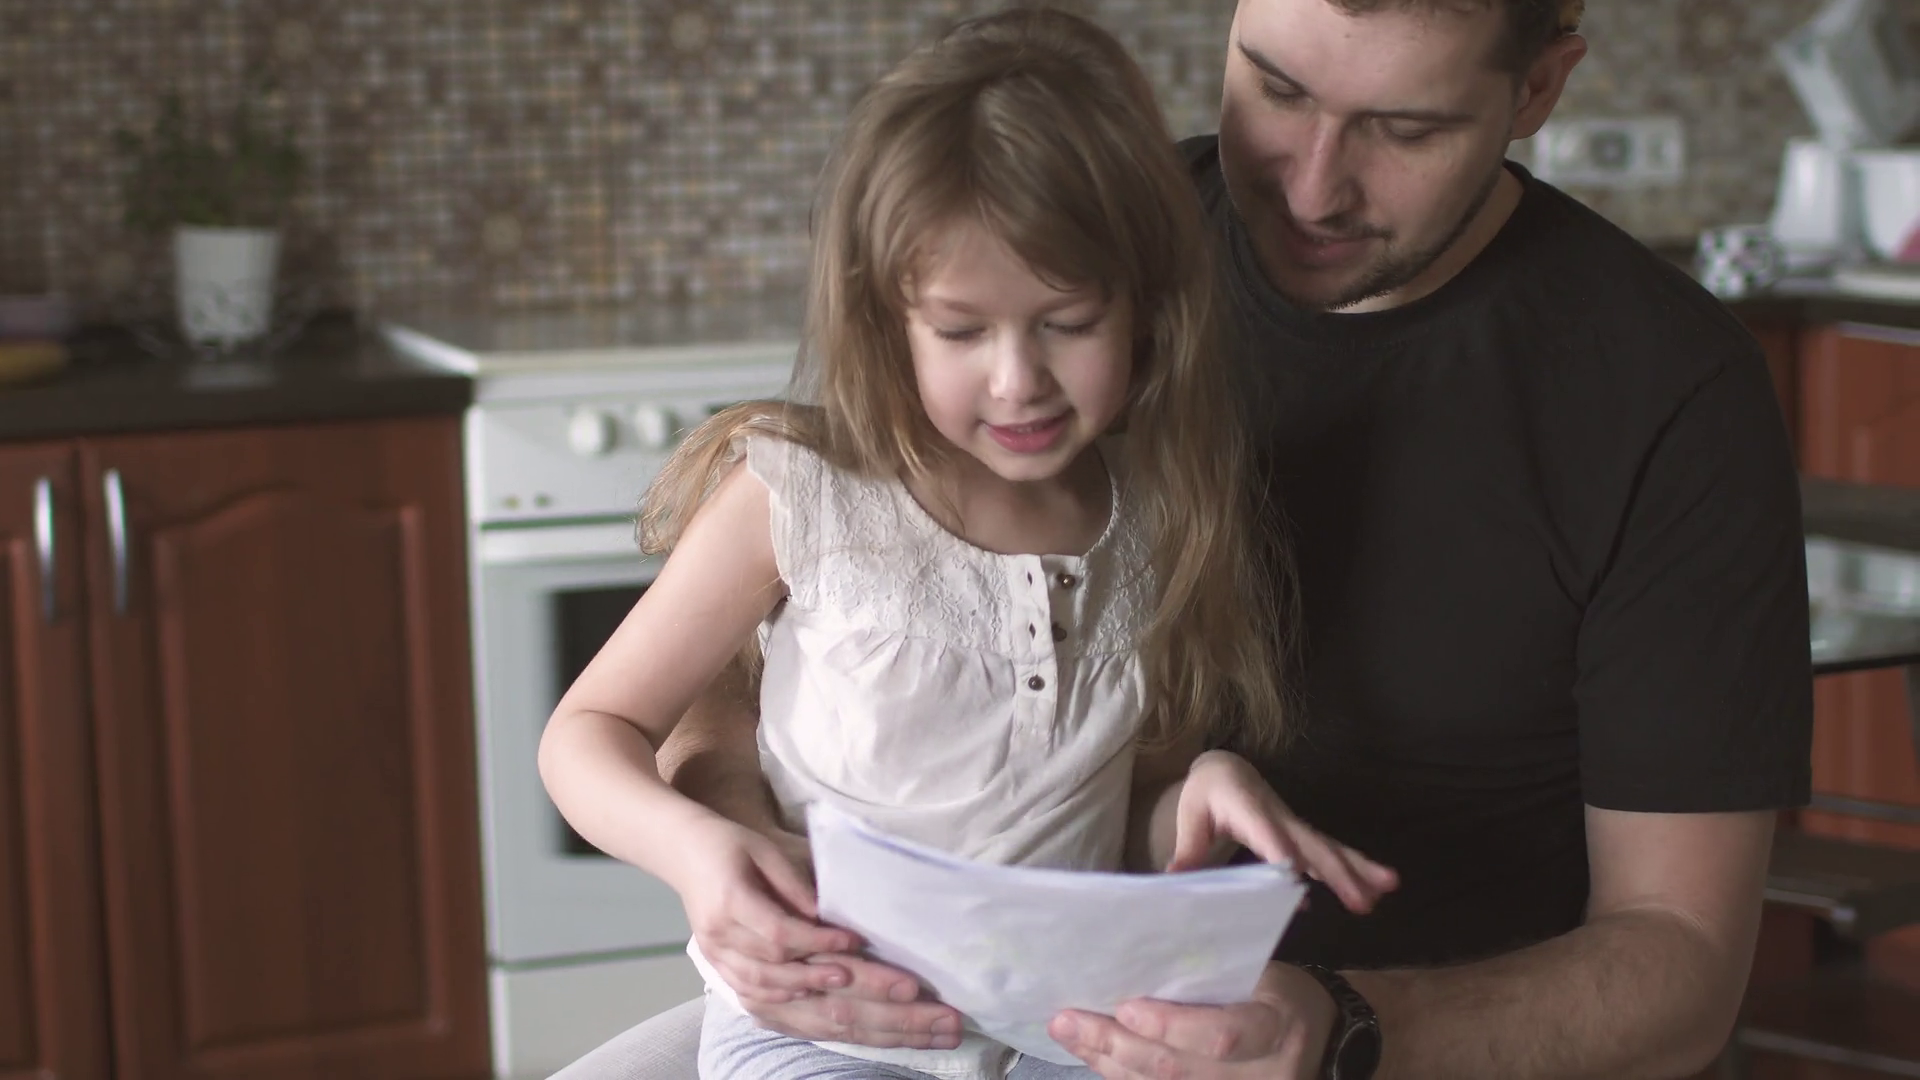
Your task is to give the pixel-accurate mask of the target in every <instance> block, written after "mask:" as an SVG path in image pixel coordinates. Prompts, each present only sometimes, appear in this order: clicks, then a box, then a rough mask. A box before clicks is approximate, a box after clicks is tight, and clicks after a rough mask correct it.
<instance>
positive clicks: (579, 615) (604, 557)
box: [473, 521, 687, 964]
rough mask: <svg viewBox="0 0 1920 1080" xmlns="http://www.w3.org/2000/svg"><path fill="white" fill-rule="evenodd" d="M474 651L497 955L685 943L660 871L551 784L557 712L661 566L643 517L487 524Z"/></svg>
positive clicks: (500, 959)
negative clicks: (646, 549) (650, 552)
mask: <svg viewBox="0 0 1920 1080" xmlns="http://www.w3.org/2000/svg"><path fill="white" fill-rule="evenodd" d="M474 541H475V543H474V547H473V550H474V551H475V553H476V557H475V559H474V566H473V575H474V596H475V597H476V602H475V611H474V645H475V647H474V657H475V664H474V667H475V673H476V679H477V685H478V690H479V693H478V699H477V701H476V706H477V710H476V711H477V716H478V721H479V731H480V771H481V784H480V786H481V800H482V823H483V829H484V831H483V843H484V849H485V857H486V879H487V909H488V912H487V922H488V947H489V949H490V951H491V953H492V955H493V958H494V961H495V962H496V963H503V964H520V963H529V962H535V963H537V962H543V961H547V962H550V961H554V960H560V959H566V958H585V957H606V956H610V955H617V954H632V953H634V952H637V951H641V950H654V951H657V950H659V949H661V948H663V947H675V948H677V947H681V946H684V945H685V944H686V941H687V921H686V915H685V912H684V910H683V909H682V908H681V906H680V900H679V898H678V897H677V896H676V895H675V894H674V892H673V890H671V889H669V888H667V886H666V885H665V884H663V883H662V882H660V881H659V880H657V879H655V878H653V877H651V876H649V875H647V874H645V873H643V872H641V871H639V870H636V869H634V868H633V867H630V866H628V865H626V864H624V863H621V862H618V861H616V860H614V859H612V858H609V857H607V856H606V855H603V854H601V853H600V852H599V851H597V850H595V849H594V848H593V847H591V846H590V845H588V844H587V843H586V842H585V841H583V840H581V839H580V838H579V836H577V835H576V834H575V833H574V832H573V830H572V829H570V828H568V827H567V825H566V822H565V821H564V820H563V819H562V818H561V817H560V812H559V811H558V810H556V809H555V808H554V805H553V803H552V801H551V800H549V799H548V798H547V793H546V789H545V788H544V787H543V786H542V785H541V782H540V773H539V768H538V765H537V761H536V755H537V753H538V750H539V745H540V734H541V732H542V730H544V729H545V727H546V723H547V717H548V716H549V715H550V714H551V713H552V712H553V707H554V705H555V704H557V703H558V702H559V700H560V695H561V694H562V693H563V692H565V690H566V688H567V687H568V686H569V685H571V684H572V682H573V679H574V677H575V676H576V675H578V674H579V672H580V670H581V669H582V668H583V667H585V665H586V663H587V661H588V660H590V659H592V657H593V655H594V654H595V653H596V652H598V651H599V649H600V646H602V645H603V644H605V643H606V640H607V638H608V636H609V635H611V634H612V632H613V629H614V627H616V626H618V625H619V623H620V620H621V619H622V618H623V617H624V616H625V615H626V613H627V611H628V610H629V609H631V608H632V607H633V604H634V601H635V600H637V599H638V598H639V596H640V594H641V593H643V592H644V591H646V588H647V585H648V584H649V583H650V582H651V581H652V580H653V576H654V574H655V572H656V571H657V570H658V568H659V561H658V560H654V559H646V558H643V557H642V556H641V555H640V554H639V553H638V551H637V550H636V549H635V547H634V540H633V526H632V523H631V522H624V521H617V522H604V523H592V524H575V525H554V526H545V525H543V526H540V527H537V528H508V529H485V528H483V529H481V530H479V531H478V532H477V534H476V535H475V537H474Z"/></svg>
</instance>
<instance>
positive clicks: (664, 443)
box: [633, 405, 680, 450]
mask: <svg viewBox="0 0 1920 1080" xmlns="http://www.w3.org/2000/svg"><path fill="white" fill-rule="evenodd" d="M633 433H634V434H635V435H638V436H639V437H640V445H641V446H644V447H646V448H647V449H649V450H665V449H666V448H667V447H669V446H672V445H673V441H674V439H675V438H676V437H678V436H679V434H680V418H679V417H677V416H675V415H673V410H672V409H669V408H667V407H666V406H665V405H641V406H639V407H638V408H636V409H634V410H633Z"/></svg>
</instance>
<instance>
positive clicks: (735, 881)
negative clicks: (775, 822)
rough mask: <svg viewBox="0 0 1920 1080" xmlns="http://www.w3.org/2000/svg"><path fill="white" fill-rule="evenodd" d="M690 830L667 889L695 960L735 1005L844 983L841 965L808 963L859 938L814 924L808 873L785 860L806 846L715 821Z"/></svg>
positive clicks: (848, 946)
mask: <svg viewBox="0 0 1920 1080" xmlns="http://www.w3.org/2000/svg"><path fill="white" fill-rule="evenodd" d="M695 830H696V834H695V835H691V836H686V837H685V839H684V842H683V844H682V847H681V849H682V850H683V851H684V852H685V853H686V856H685V860H686V861H685V863H684V864H683V865H682V866H681V867H679V868H678V872H676V873H675V875H674V877H675V882H674V884H675V885H676V887H677V888H678V889H679V892H680V900H681V903H683V904H685V905H686V909H687V922H688V923H689V924H690V925H691V926H692V928H693V938H694V940H695V941H696V942H698V943H699V945H700V953H701V955H703V956H705V957H706V958H707V962H708V963H710V964H712V965H713V967H714V969H715V970H716V971H718V972H719V973H720V975H721V977H722V978H724V979H726V981H727V985H729V986H731V987H733V990H734V992H735V993H737V994H739V995H740V998H741V1001H742V1002H743V1003H746V1004H748V1005H749V1006H751V1005H754V1004H780V1003H784V1002H788V1001H792V1000H794V999H795V998H801V997H806V996H808V995H809V994H812V993H817V992H820V991H824V990H832V989H836V988H838V987H843V986H846V985H847V984H848V982H849V980H850V975H849V974H848V972H847V970H846V968H845V967H843V966H841V965H839V964H833V963H809V962H808V958H809V957H812V956H815V955H817V954H831V953H843V954H844V953H851V952H853V951H854V950H855V949H856V948H858V947H859V941H858V939H857V938H855V937H854V935H853V934H851V933H849V932H847V931H845V930H841V929H838V928H836V927H830V926H821V925H820V924H819V923H818V922H816V921H815V920H816V918H817V916H818V914H819V909H818V908H817V907H816V906H815V904H814V895H813V884H812V882H811V881H810V880H809V878H810V876H811V868H810V867H807V868H806V869H801V868H798V867H796V866H795V865H794V862H793V856H794V855H795V854H802V855H803V853H804V852H805V849H806V841H805V840H804V839H802V838H800V837H797V836H792V835H791V834H787V835H786V836H785V837H783V840H784V841H785V842H784V843H783V842H780V841H776V840H773V839H770V838H768V837H765V836H762V835H760V834H759V833H756V832H754V831H753V830H751V829H748V828H746V827H744V826H741V825H736V824H734V823H733V822H731V821H727V820H725V819H722V818H718V817H714V818H710V819H707V820H704V821H701V822H700V823H699V824H698V825H696V826H695ZM789 852H792V854H789ZM803 857H804V856H803Z"/></svg>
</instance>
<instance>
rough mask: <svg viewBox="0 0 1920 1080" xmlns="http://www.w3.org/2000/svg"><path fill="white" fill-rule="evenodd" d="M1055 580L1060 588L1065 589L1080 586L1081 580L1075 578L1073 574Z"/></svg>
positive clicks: (1063, 575)
mask: <svg viewBox="0 0 1920 1080" xmlns="http://www.w3.org/2000/svg"><path fill="white" fill-rule="evenodd" d="M1053 580H1054V581H1055V582H1057V583H1058V584H1059V586H1060V587H1061V588H1063V589H1071V588H1073V587H1074V586H1075V585H1078V584H1080V579H1079V578H1077V577H1074V576H1073V575H1072V574H1061V575H1060V576H1059V577H1057V578H1054V579H1053Z"/></svg>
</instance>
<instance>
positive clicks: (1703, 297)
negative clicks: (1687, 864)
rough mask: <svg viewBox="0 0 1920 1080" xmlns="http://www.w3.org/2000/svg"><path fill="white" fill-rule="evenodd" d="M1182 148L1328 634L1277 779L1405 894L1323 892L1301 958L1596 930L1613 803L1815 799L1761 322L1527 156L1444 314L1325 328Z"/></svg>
mask: <svg viewBox="0 0 1920 1080" xmlns="http://www.w3.org/2000/svg"><path fill="white" fill-rule="evenodd" d="M1183 149H1184V150H1185V151H1186V153H1187V156H1188V160H1189V161H1190V162H1191V163H1192V166H1193V170H1194V175H1195V179H1196V181H1197V182H1198V184H1199V187H1200V191H1201V195H1202V198H1203V200H1204V202H1205V204H1206V206H1207V209H1208V211H1209V214H1210V219H1211V221H1212V223H1213V224H1214V226H1215V227H1216V229H1217V230H1218V236H1219V239H1220V240H1221V241H1222V242H1223V251H1222V257H1223V259H1224V260H1225V263H1226V266H1227V289H1228V291H1229V293H1230V295H1231V298H1232V302H1231V306H1232V309H1233V313H1234V316H1233V317H1234V322H1235V328H1236V331H1237V336H1238V349H1237V352H1238V355H1237V356H1236V357H1235V372H1236V378H1237V379H1238V381H1239V384H1240V390H1241V399H1242V400H1243V401H1245V402H1247V403H1248V407H1249V416H1250V423H1251V424H1252V425H1253V428H1254V431H1255V434H1256V438H1257V441H1258V443H1259V445H1260V446H1261V447H1262V449H1263V451H1264V452H1265V453H1266V454H1268V455H1270V460H1269V461H1268V467H1269V469H1270V470H1271V476H1272V494H1273V497H1274V501H1275V504H1276V505H1277V507H1278V510H1279V513H1280V514H1281V515H1282V516H1283V518H1284V532H1285V534H1286V535H1287V537H1288V538H1289V540H1290V542H1291V546H1292V550H1293V557H1294V559H1295V563H1296V566H1297V568H1298V577H1299V587H1300V595H1301V603H1302V610H1303V613H1304V619H1305V624H1306V625H1305V627H1304V636H1305V657H1306V660H1305V672H1304V675H1303V677H1302V679H1301V683H1300V688H1301V690H1302V691H1303V694H1304V705H1305V708H1304V710H1303V711H1304V716H1302V717H1300V718H1298V719H1299V721H1300V724H1299V727H1298V729H1297V730H1298V731H1299V737H1298V739H1297V740H1296V741H1295V743H1294V744H1293V745H1292V746H1291V747H1289V748H1288V750H1287V751H1285V752H1284V753H1283V754H1281V755H1279V756H1278V758H1277V759H1276V760H1275V761H1273V762H1270V763H1268V768H1267V770H1266V771H1267V773H1268V776H1269V778H1270V779H1271V780H1272V781H1273V784H1274V786H1275V787H1276V788H1277V789H1278V791H1279V792H1280V794H1281V796H1282V797H1283V798H1285V799H1286V800H1287V801H1288V803H1289V804H1290V805H1291V806H1293V807H1294V809H1295V810H1296V811H1298V812H1299V813H1300V814H1301V815H1302V816H1303V817H1304V818H1305V819H1306V820H1308V821H1309V822H1311V823H1313V824H1314V825H1316V826H1317V827H1319V828H1321V829H1322V830H1324V831H1326V832H1327V833H1329V834H1330V835H1332V836H1334V837H1335V838H1337V839H1340V840H1342V841H1345V842H1347V843H1349V844H1352V845H1354V846H1355V847H1357V848H1359V849H1360V850H1362V851H1365V852H1367V853H1368V854H1370V855H1372V856H1374V857H1375V858H1377V859H1379V860H1381V861H1383V862H1385V863H1387V864H1388V865H1391V866H1393V867H1394V868H1395V869H1397V870H1398V871H1399V872H1400V874H1401V877H1402V885H1401V887H1400V889H1399V890H1398V891H1397V892H1396V893H1394V894H1392V895H1390V896H1389V897H1388V898H1387V899H1386V900H1385V901H1384V902H1383V903H1382V904H1381V905H1380V906H1379V908H1378V909H1376V911H1375V912H1374V913H1373V914H1372V915H1370V916H1365V917H1355V916H1351V915H1349V914H1348V913H1347V912H1346V911H1345V910H1344V909H1343V908H1341V906H1340V905H1339V903H1338V901H1336V900H1334V899H1333V898H1332V897H1331V896H1330V895H1328V894H1326V893H1325V892H1323V891H1317V892H1316V895H1315V898H1314V900H1313V903H1312V904H1311V906H1310V908H1309V910H1307V911H1305V912H1303V913H1302V914H1301V915H1300V917H1299V918H1298V919H1297V920H1296V922H1295V924H1294V927H1293V928H1292V929H1291V930H1290V931H1289V933H1288V935H1287V938H1286V940H1285V941H1284V942H1282V944H1281V949H1280V955H1281V956H1282V957H1283V958H1285V959H1289V960H1296V961H1302V962H1304V961H1318V962H1323V963H1331V964H1339V965H1346V966H1357V967H1375V966H1401V965H1422V964H1437V963H1450V962H1459V961H1464V960H1469V959H1473V958H1477V957H1481V956H1486V955H1492V954H1496V953H1500V952H1505V951H1509V950H1511V949H1513V948H1516V947H1519V946H1523V945H1526V944H1530V943H1533V942H1536V941H1540V940H1543V939H1545V938H1548V937H1553V936H1556V935H1558V934H1561V933H1564V932H1566V931H1568V930H1570V929H1572V928H1574V927H1575V926H1577V925H1579V923H1580V922H1581V919H1582V916H1583V912H1584V909H1585V906H1586V902H1587V895H1588V877H1587V848H1586V837H1585V824H1584V817H1583V813H1584V812H1583V806H1584V805H1586V804H1591V805H1593V806H1596V807H1600V808H1604V809H1613V810H1628V811H1642V812H1653V813H1687V812H1700V811H1736V810H1755V809H1764V808H1775V807H1785V806H1791V805H1796V804H1799V803H1801V802H1804V801H1805V800H1806V798H1807V795H1808V789H1809V779H1810V778H1809V771H1810V770H1809V748H1810V741H1811V727H1812V711H1813V710H1812V689H1811V676H1810V670H1809V668H1810V665H1809V661H1808V639H1807V621H1808V612H1807V603H1806V572H1805V564H1804V558H1803V550H1804V549H1803V546H1802V532H1801V524H1800V513H1799V495H1798V487H1797V483H1796V479H1795V472H1794V465H1793V458H1792V454H1791V451H1790V448H1789V445H1788V440H1787V435H1786V431H1785V425H1784V424H1783V423H1782V420H1781V414H1780V409H1779V406H1778V404H1777V403H1776V401H1775V399H1774V396H1773V387H1772V383H1771V381H1770V379H1769V378H1768V374H1767V371H1766V365H1765V362H1764V360H1763V358H1762V356H1761V354H1760V351H1759V348H1758V347H1757V346H1756V345H1755V343H1754V341H1753V339H1752V337H1751V336H1750V335H1749V334H1748V333H1747V332H1746V331H1745V329H1744V328H1743V327H1742V326H1741V325H1740V324H1739V322H1738V321H1736V320H1735V319H1734V318H1733V317H1732V316H1731V315H1730V314H1729V313H1728V312H1727V311H1726V309H1725V308H1723V307H1722V306H1721V305H1720V304H1719V303H1718V302H1717V301H1715V300H1714V299H1713V298H1712V297H1711V296H1710V295H1709V294H1707V293H1706V292H1705V291H1704V290H1702V289H1701V288H1699V287H1698V286H1697V285H1696V284H1695V283H1694V282H1693V281H1692V280H1691V279H1689V278H1688V277H1687V276H1686V275H1685V274H1683V273H1681V272H1680V271H1679V270H1677V269H1676V268H1674V267H1672V266H1670V265H1668V264H1667V263H1666V262H1665V261H1663V260H1662V259H1660V258H1658V257H1657V256H1655V255H1653V254H1652V253H1651V252H1649V251H1648V250H1647V249H1646V248H1644V247H1643V246H1641V245H1640V244H1639V243H1637V242H1636V241H1634V240H1633V239H1632V238H1631V237H1629V236H1627V235H1626V234H1625V233H1623V232H1621V231H1620V230H1619V229H1617V228H1616V227H1614V226H1613V225H1611V224H1609V223H1608V222H1607V221H1606V220H1605V219H1603V218H1601V217H1600V216H1599V215H1597V214H1595V213H1593V212H1592V211H1590V210H1588V209H1586V208H1585V207H1583V206H1581V205H1580V204H1579V203H1577V202H1575V201H1574V200H1573V199H1571V198H1569V197H1567V196H1566V195H1564V194H1562V193H1560V192H1559V191H1557V190H1555V189H1553V188H1552V187H1549V186H1548V185H1546V184H1544V183H1541V182H1539V181H1537V180H1535V179H1533V178H1532V177H1531V176H1529V175H1528V174H1527V173H1526V172H1525V171H1524V170H1522V169H1519V168H1518V167H1517V166H1514V167H1512V168H1513V171H1514V172H1515V174H1516V175H1517V176H1519V178H1520V179H1521V180H1522V181H1523V183H1524V184H1525V195H1524V197H1523V198H1522V200H1521V202H1520V205H1519V207H1518V208H1517V209H1516V210H1515V211H1514V213H1513V216H1512V218H1511V219H1510V220H1509V221H1508V222H1507V223H1506V225H1505V227H1504V228H1503V229H1502V230H1501V232H1500V233H1499V235H1498V236H1497V237H1496V238H1495V239H1494V240H1493V242H1492V243H1491V244H1489V245H1488V247H1487V248H1486V250H1485V251H1484V252H1482V253H1481V255H1480V256H1479V257H1478V258H1477V259H1476V260H1474V262H1472V263H1471V264H1470V265H1469V266H1468V267H1467V268H1466V269H1464V270H1463V271H1462V272H1461V273H1460V274H1459V275H1458V276H1456V277H1455V278H1454V279H1453V280H1452V281H1450V282H1448V283H1447V284H1446V285H1445V286H1443V287H1442V288H1441V289H1439V290H1438V291H1437V292H1435V293H1433V294H1432V295H1430V296H1428V297H1425V298H1424V299H1421V300H1419V301H1416V302H1414V303H1411V304H1407V305H1404V306H1402V307H1399V308H1395V309H1392V310H1388V311H1383V312H1377V313H1371V314H1355V315H1336V314H1327V313H1319V312H1312V311H1307V310H1303V309H1301V308H1298V307H1295V306H1293V305H1291V304H1289V303H1287V302H1286V301H1285V300H1284V299H1282V298H1281V297H1280V296H1279V295H1278V294H1277V293H1275V292H1274V291H1273V289H1272V288H1271V287H1270V286H1269V285H1268V283H1267V281H1266V279H1265V277H1264V276H1263V274H1262V273H1261V271H1260V270H1259V266H1258V263H1257V261H1256V259H1255V256H1254V253H1253V248H1252V246H1251V243H1250V240H1249V238H1248V236H1247V235H1246V228H1245V225H1244V223H1242V222H1241V221H1240V220H1239V218H1238V216H1237V215H1236V214H1235V213H1234V212H1233V210H1232V207H1231V203H1230V201H1229V199H1228V198H1227V197H1226V194H1225V189H1224V185H1223V183H1222V180H1221V176H1220V168H1219V161H1218V157H1217V152H1216V149H1215V141H1214V140H1213V139H1212V138H1210V137H1209V138H1203V139H1196V140H1189V141H1188V142H1187V143H1185V144H1183Z"/></svg>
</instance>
